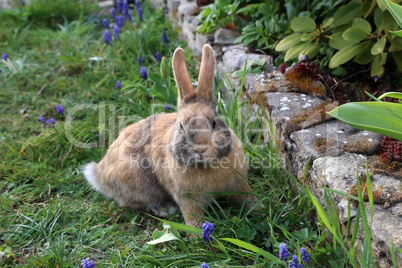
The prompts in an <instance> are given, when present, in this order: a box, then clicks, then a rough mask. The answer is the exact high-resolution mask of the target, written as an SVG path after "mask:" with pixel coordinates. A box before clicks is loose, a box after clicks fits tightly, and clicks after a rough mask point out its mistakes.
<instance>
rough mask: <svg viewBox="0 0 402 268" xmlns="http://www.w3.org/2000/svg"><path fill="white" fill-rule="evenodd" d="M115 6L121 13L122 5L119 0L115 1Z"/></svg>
mask: <svg viewBox="0 0 402 268" xmlns="http://www.w3.org/2000/svg"><path fill="white" fill-rule="evenodd" d="M116 8H117V10H118V11H119V12H120V13H123V5H122V4H121V1H120V0H117V1H116Z"/></svg>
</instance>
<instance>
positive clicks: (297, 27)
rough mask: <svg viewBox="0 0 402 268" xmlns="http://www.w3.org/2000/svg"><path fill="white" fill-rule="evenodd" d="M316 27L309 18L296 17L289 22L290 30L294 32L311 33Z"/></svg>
mask: <svg viewBox="0 0 402 268" xmlns="http://www.w3.org/2000/svg"><path fill="white" fill-rule="evenodd" d="M316 26H317V25H316V24H315V22H314V20H313V19H312V18H310V17H296V18H294V19H293V20H292V22H291V27H292V30H293V31H295V32H312V31H314V29H315V27H316Z"/></svg>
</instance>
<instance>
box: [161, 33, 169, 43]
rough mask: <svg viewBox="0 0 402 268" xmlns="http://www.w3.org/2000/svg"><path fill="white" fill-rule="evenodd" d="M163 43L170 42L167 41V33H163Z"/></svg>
mask: <svg viewBox="0 0 402 268" xmlns="http://www.w3.org/2000/svg"><path fill="white" fill-rule="evenodd" d="M162 41H163V42H165V43H167V42H168V39H167V36H166V32H165V31H163V32H162Z"/></svg>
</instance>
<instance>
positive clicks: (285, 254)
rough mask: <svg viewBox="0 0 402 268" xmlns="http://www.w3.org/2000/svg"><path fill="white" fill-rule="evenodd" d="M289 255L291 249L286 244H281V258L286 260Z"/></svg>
mask: <svg viewBox="0 0 402 268" xmlns="http://www.w3.org/2000/svg"><path fill="white" fill-rule="evenodd" d="M289 255H290V254H289V250H287V248H286V244H279V259H283V260H284V261H286V260H287V257H289Z"/></svg>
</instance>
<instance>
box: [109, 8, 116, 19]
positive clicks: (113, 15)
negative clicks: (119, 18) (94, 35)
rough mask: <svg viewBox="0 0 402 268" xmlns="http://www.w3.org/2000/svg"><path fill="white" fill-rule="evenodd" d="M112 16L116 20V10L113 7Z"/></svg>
mask: <svg viewBox="0 0 402 268" xmlns="http://www.w3.org/2000/svg"><path fill="white" fill-rule="evenodd" d="M110 15H112V18H113V19H115V18H116V10H115V9H114V8H113V7H112V8H111V9H110Z"/></svg>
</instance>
